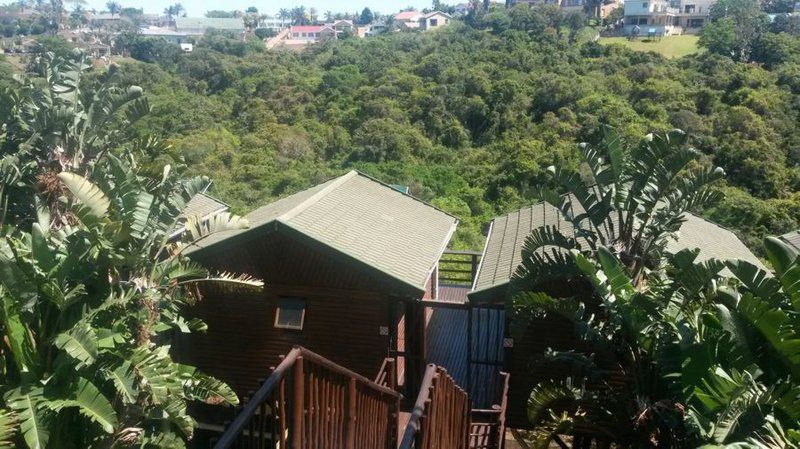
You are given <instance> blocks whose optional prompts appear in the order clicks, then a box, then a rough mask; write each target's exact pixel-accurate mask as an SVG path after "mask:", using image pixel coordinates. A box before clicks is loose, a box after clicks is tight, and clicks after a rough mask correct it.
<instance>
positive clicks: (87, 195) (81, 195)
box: [58, 172, 111, 218]
mask: <svg viewBox="0 0 800 449" xmlns="http://www.w3.org/2000/svg"><path fill="white" fill-rule="evenodd" d="M58 179H60V180H61V181H62V182H63V183H64V185H65V186H66V187H67V188H68V189H69V191H70V192H72V195H74V196H75V198H76V199H77V200H78V201H79V202H80V203H81V204H83V205H84V206H86V207H88V208H89V210H90V211H91V212H92V214H94V216H96V217H98V218H103V217H105V216H106V214H107V213H108V208H109V206H110V205H111V202H110V201H109V199H108V198H107V197H106V195H105V194H104V193H103V191H101V190H100V189H99V188H98V187H97V186H96V185H94V184H92V183H91V182H89V181H88V180H87V179H86V178H84V177H83V176H80V175H76V174H74V173H66V172H63V173H59V174H58Z"/></svg>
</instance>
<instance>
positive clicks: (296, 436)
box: [214, 346, 402, 449]
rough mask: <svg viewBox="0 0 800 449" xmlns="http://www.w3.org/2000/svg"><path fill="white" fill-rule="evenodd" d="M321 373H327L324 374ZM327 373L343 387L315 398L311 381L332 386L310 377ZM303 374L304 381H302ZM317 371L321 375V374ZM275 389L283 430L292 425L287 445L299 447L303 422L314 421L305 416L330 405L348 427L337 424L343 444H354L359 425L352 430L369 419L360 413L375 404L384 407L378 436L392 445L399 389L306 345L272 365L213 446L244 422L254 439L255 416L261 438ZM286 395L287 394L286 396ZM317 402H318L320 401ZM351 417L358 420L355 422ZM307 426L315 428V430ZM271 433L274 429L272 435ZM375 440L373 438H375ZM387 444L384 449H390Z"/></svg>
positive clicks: (239, 432)
mask: <svg viewBox="0 0 800 449" xmlns="http://www.w3.org/2000/svg"><path fill="white" fill-rule="evenodd" d="M304 365H305V366H304ZM320 370H326V371H320ZM326 372H327V373H329V374H325V373H326ZM290 373H292V376H289V374H290ZM320 373H321V374H320ZM331 374H332V375H334V376H335V377H334V378H339V379H344V382H345V383H346V385H347V386H346V387H344V388H345V389H346V392H345V391H342V393H341V395H339V396H335V397H331V398H328V397H320V395H319V394H318V391H316V390H313V387H314V385H317V386H319V385H323V387H324V386H325V385H331V386H332V387H333V384H330V383H328V384H325V383H323V384H319V383H314V382H320V379H321V378H322V379H323V380H324V379H328V380H329V379H330V377H327V376H330V375H331ZM307 376H308V380H306V377H307ZM315 376H316V377H315ZM320 376H322V377H321V378H320ZM290 378H291V379H290ZM287 380H291V381H292V386H293V391H292V392H290V394H287V392H286V391H285V390H286V389H288V388H286V387H285V384H286V381H287ZM339 382H342V381H339ZM306 385H308V391H309V394H306V392H305V390H306V388H305V386H306ZM279 386H280V388H277V390H279V391H277V392H276V387H279ZM323 387H320V388H323ZM312 390H313V391H312ZM370 392H371V393H370ZM276 393H277V396H279V401H278V408H279V410H280V413H279V414H280V424H281V426H282V428H283V429H287V426H286V424H287V421H288V420H291V424H292V427H291V429H290V432H291V435H292V448H295V449H303V447H304V446H303V441H304V439H303V433H304V427H306V426H307V425H310V426H313V421H312V420H310V419H309V417H310V416H314V415H315V413H316V414H318V413H319V412H318V411H317V410H329V409H335V410H336V412H337V413H342V414H344V415H343V416H340V423H341V424H342V425H345V426H347V428H346V429H339V430H340V432H339V435H346V438H347V444H346V447H347V448H349V449H352V448H354V444H355V439H356V435H355V433H356V432H357V431H359V430H363V429H360V428H358V429H357V427H358V426H359V424H362V423H363V424H365V425H366V424H368V423H369V419H366V420H364V419H362V418H364V416H370V417H371V416H372V415H374V414H375V413H376V412H377V410H378V409H380V410H383V412H381V413H387V416H386V421H383V422H382V424H385V426H378V427H380V430H379V431H380V432H383V433H382V435H384V436H385V439H386V440H387V441H388V443H387V444H388V446H393V445H394V443H393V442H396V427H395V425H396V424H392V423H391V418H392V417H394V418H395V421H396V417H397V415H398V414H399V403H400V399H401V398H402V396H401V395H400V394H399V393H397V392H396V391H394V390H393V389H391V388H388V387H386V386H382V385H378V384H376V383H375V382H373V381H371V380H369V379H367V378H366V377H364V376H362V375H360V374H358V373H355V372H353V371H351V370H349V369H347V368H344V367H342V366H339V365H337V364H335V363H333V362H331V361H330V360H328V359H326V358H324V357H322V356H320V355H319V354H316V353H314V352H312V351H309V350H308V349H305V348H303V347H300V346H295V347H294V348H293V349H292V350H291V351H290V352H289V354H287V356H286V357H285V358H284V359H283V361H281V363H280V364H279V365H278V367H277V368H275V370H274V371H273V372H272V374H271V375H270V376H269V378H267V379H266V380H265V381H264V383H263V384H262V385H261V387H259V389H258V391H256V392H255V393H254V394H253V395H252V397H251V398H250V400H249V401H248V402H247V403H246V405H245V406H244V408H243V409H242V411H241V412H240V413H239V414H238V415H237V416H236V418H235V419H234V421H233V422H232V423H231V424H230V425H229V426H228V427H227V429H226V430H225V433H224V434H223V435H222V437H221V438H220V440H219V441H218V442H217V444H216V445H215V446H214V448H215V449H227V448H230V447H233V446H234V445H235V444H236V443H237V441H238V440H239V438H240V437H243V436H244V432H245V431H246V427H248V425H249V428H248V429H247V431H248V432H249V436H250V438H251V439H252V438H254V434H255V433H256V431H255V429H254V426H255V425H256V423H255V421H254V420H255V419H256V418H258V426H259V431H258V438H259V439H261V440H262V442H263V439H264V438H265V430H266V429H265V426H266V425H267V424H266V423H265V421H264V420H265V419H266V418H265V416H264V415H265V414H266V412H267V408H269V412H270V413H271V414H273V415H274V414H275V413H274V412H275V410H274V409H273V403H274V402H276V401H274V400H272V398H273V395H275V394H276ZM376 394H377V395H379V396H377V398H378V399H374V398H375V395H376ZM287 396H289V397H288V398H287ZM345 397H346V398H345ZM370 398H373V399H370ZM314 401H316V402H314ZM319 401H322V402H321V403H320V402H319ZM336 401H338V402H336ZM375 401H379V402H375ZM334 402H335V403H334ZM268 403H269V404H268ZM361 404H365V405H364V406H365V407H371V408H370V409H369V410H362V409H359V407H362V406H361ZM370 404H371V405H370ZM375 404H383V405H375ZM345 405H346V406H347V407H346V408H347V410H342V409H343V408H345ZM306 406H308V410H306ZM380 407H383V408H380ZM287 408H288V409H289V410H291V411H292V412H293V413H292V416H291V417H288V416H286V413H285V412H286V409H287ZM375 417H378V416H375ZM271 419H272V420H273V421H271V422H272V423H273V424H276V423H277V421H276V420H277V419H278V418H277V417H275V416H272V418H271ZM356 421H358V423H357V422H356ZM306 422H307V423H306ZM312 430H314V431H315V432H316V431H317V430H318V429H312ZM325 430H328V431H336V430H335V429H333V428H326V429H325ZM274 436H275V435H274V434H273V437H274ZM284 437H285V432H281V438H284ZM375 441H378V440H377V439H376V440H375ZM388 446H387V448H386V449H389V447H388ZM281 447H283V446H281Z"/></svg>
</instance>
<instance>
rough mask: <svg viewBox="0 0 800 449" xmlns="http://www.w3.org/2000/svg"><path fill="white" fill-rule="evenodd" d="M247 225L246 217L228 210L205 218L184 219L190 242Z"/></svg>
mask: <svg viewBox="0 0 800 449" xmlns="http://www.w3.org/2000/svg"><path fill="white" fill-rule="evenodd" d="M249 227H250V222H248V221H247V219H245V218H242V217H239V216H237V215H232V214H230V213H228V212H221V213H218V214H214V215H212V216H211V217H207V218H203V217H197V216H190V217H187V219H186V230H187V231H188V232H189V236H190V241H191V243H195V242H197V241H198V240H200V239H203V238H205V237H208V236H209V235H211V234H214V233H217V232H222V231H231V230H239V229H247V228H249Z"/></svg>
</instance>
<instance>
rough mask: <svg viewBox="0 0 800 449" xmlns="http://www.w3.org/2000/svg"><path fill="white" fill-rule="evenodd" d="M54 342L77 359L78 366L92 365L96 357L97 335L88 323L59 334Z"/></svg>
mask: <svg viewBox="0 0 800 449" xmlns="http://www.w3.org/2000/svg"><path fill="white" fill-rule="evenodd" d="M54 344H55V345H56V347H57V348H59V349H61V350H63V351H65V352H66V353H67V354H69V356H70V357H72V358H73V359H75V360H77V361H78V366H79V367H82V366H89V365H92V364H93V363H94V362H95V360H96V359H97V335H96V334H95V333H94V330H93V329H92V328H91V327H89V326H88V325H78V326H77V327H76V328H74V329H72V330H70V331H69V332H64V333H61V334H59V335H58V336H57V337H56V339H55V341H54Z"/></svg>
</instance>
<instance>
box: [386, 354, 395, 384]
mask: <svg viewBox="0 0 800 449" xmlns="http://www.w3.org/2000/svg"><path fill="white" fill-rule="evenodd" d="M386 369H387V370H389V374H388V376H389V378H388V379H386V381H387V382H388V385H389V388H391V389H392V390H393V391H397V359H394V358H392V359H389V360H387V362H386Z"/></svg>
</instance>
